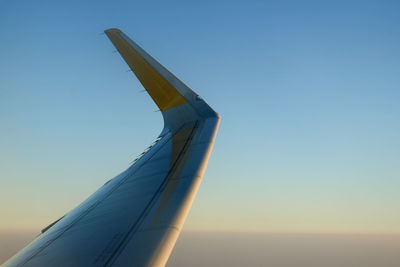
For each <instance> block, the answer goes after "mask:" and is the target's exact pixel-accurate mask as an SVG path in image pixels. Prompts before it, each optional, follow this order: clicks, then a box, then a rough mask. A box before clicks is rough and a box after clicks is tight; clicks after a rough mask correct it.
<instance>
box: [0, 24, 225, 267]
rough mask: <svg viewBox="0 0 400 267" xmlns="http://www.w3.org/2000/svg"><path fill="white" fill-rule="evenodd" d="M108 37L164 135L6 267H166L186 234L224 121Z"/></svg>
mask: <svg viewBox="0 0 400 267" xmlns="http://www.w3.org/2000/svg"><path fill="white" fill-rule="evenodd" d="M106 34H107V36H108V37H109V38H110V39H111V41H112V42H113V44H114V45H115V46H116V47H117V49H118V51H119V52H120V53H121V55H122V57H123V58H124V59H125V61H126V62H127V64H128V65H129V66H130V67H131V69H132V70H133V71H134V73H135V75H136V76H137V77H138V79H139V80H140V82H141V83H142V84H143V86H144V87H145V88H146V90H147V91H148V92H149V94H150V95H151V97H152V98H153V100H154V101H155V103H156V104H157V105H158V106H159V108H160V110H161V111H162V114H163V117H164V123H165V125H164V129H163V131H162V132H161V134H160V137H159V138H157V140H156V141H155V143H154V144H152V145H151V146H150V147H149V149H148V150H146V152H145V153H144V154H143V155H142V156H141V157H140V158H139V159H137V160H136V161H135V162H134V164H133V165H131V166H130V167H129V168H128V169H127V170H126V171H124V172H122V173H121V174H119V175H118V176H116V177H115V178H113V179H111V180H109V181H108V182H107V183H106V184H104V185H103V186H102V187H101V188H99V189H98V190H97V191H96V192H95V193H94V194H93V195H91V196H90V197H89V198H88V199H86V200H85V201H84V202H82V203H81V204H80V205H79V206H77V207H76V208H74V209H73V210H71V211H70V212H68V213H67V214H66V215H65V216H64V217H62V218H61V219H60V220H59V221H56V222H55V224H54V225H52V226H50V228H47V229H46V231H44V232H43V233H42V234H41V235H40V236H39V237H38V238H37V239H35V240H34V241H33V242H32V243H31V244H30V245H28V246H27V247H26V248H24V249H23V250H22V251H20V252H19V253H18V254H17V255H15V256H14V257H13V258H11V259H10V260H9V261H7V262H6V263H5V265H4V266H7V267H9V266H163V265H165V263H166V261H167V259H168V257H169V255H170V253H171V250H172V248H173V246H174V244H175V241H176V239H177V238H178V235H179V233H180V231H181V229H182V226H183V223H184V220H185V218H186V215H187V213H188V211H189V209H190V207H191V203H192V201H193V199H194V196H195V194H196V192H197V189H198V186H199V184H200V181H201V179H202V176H203V174H204V171H205V168H206V165H207V161H208V158H209V155H210V153H211V150H212V147H213V144H214V139H215V135H216V132H217V128H218V124H219V116H218V114H216V113H215V112H214V111H213V110H212V109H211V108H210V107H209V106H208V105H207V104H206V103H205V102H204V101H203V100H202V99H201V98H199V97H198V96H197V94H195V93H194V92H193V91H192V90H190V89H189V88H188V87H187V86H186V85H184V84H183V83H182V82H180V81H179V80H178V79H177V78H176V77H175V76H173V75H172V74H171V73H169V72H168V70H166V69H165V68H164V67H162V66H161V65H160V64H159V63H158V62H157V61H155V60H154V59H153V58H151V57H150V56H149V55H148V54H147V53H146V52H144V50H143V49H141V48H140V47H138V46H137V45H136V44H135V43H133V41H132V40H130V39H129V38H128V37H126V35H124V34H123V33H122V32H121V31H119V30H117V29H110V30H107V31H106Z"/></svg>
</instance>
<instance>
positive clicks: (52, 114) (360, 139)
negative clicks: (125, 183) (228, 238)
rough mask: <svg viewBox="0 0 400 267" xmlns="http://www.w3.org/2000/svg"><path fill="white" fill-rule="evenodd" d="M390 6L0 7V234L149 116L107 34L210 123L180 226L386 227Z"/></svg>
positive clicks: (95, 169) (70, 190)
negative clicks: (132, 49) (112, 31)
mask: <svg viewBox="0 0 400 267" xmlns="http://www.w3.org/2000/svg"><path fill="white" fill-rule="evenodd" d="M399 13H400V4H399V3H398V2H397V1H301V3H300V1H241V2H239V1H168V2H167V1H147V2H145V1H113V2H111V1H4V0H3V1H0V31H1V33H2V35H1V42H0V59H1V60H0V125H1V129H2V131H0V182H1V187H0V203H1V206H0V214H1V217H2V220H1V222H0V228H4V229H15V228H18V229H22V228H33V229H40V228H41V227H43V226H45V225H47V224H48V223H49V222H51V221H53V220H54V219H57V218H58V217H60V216H62V215H63V214H64V213H65V212H66V211H68V210H69V209H71V208H73V207H74V206H75V205H76V204H78V203H80V202H81V201H82V200H83V199H85V198H86V197H87V196H88V195H89V194H90V193H92V192H94V191H95V190H96V189H97V188H98V187H99V186H100V185H102V184H103V183H104V182H105V181H106V180H108V179H109V178H112V177H113V176H115V175H116V174H118V173H119V172H120V171H122V170H124V169H125V168H126V167H127V166H128V165H129V164H130V162H131V161H132V160H133V159H134V158H135V156H136V155H138V154H140V153H141V152H142V151H143V149H144V148H146V147H147V146H148V145H149V144H150V143H151V142H152V141H153V140H154V139H155V138H156V136H157V135H158V133H159V132H160V131H161V128H162V117H161V114H159V113H158V112H153V111H155V110H156V109H157V108H156V106H155V104H154V103H153V102H152V101H151V99H150V97H149V96H148V95H146V94H145V93H141V92H140V91H141V90H142V87H141V85H140V83H139V82H138V81H137V80H136V78H135V77H134V76H133V75H132V73H129V72H126V70H128V66H127V65H126V64H125V63H124V61H123V60H122V59H121V58H120V56H119V55H118V54H116V53H113V51H114V50H115V49H114V48H113V46H112V45H111V43H110V42H109V40H108V39H107V38H106V37H105V35H102V34H101V32H102V31H103V30H104V29H107V28H111V27H118V28H120V29H122V30H123V31H124V32H125V33H126V34H128V35H129V36H130V37H131V38H132V39H133V40H135V41H136V42H137V43H139V44H140V45H141V46H142V47H143V48H144V49H145V50H147V51H148V52H149V53H150V54H152V55H153V56H154V57H155V58H157V59H158V60H159V61H160V62H161V63H162V64H163V65H164V66H166V67H167V68H168V69H169V70H171V71H172V72H174V73H175V74H176V75H177V76H178V77H179V78H180V79H181V80H182V81H184V82H185V83H186V84H188V85H189V86H190V87H191V88H193V89H194V90H195V91H196V92H197V93H199V94H200V95H201V96H202V97H203V98H204V99H205V100H206V101H207V102H208V103H209V104H210V105H211V106H212V107H214V109H215V110H216V111H218V112H219V113H220V114H221V117H222V121H221V126H220V131H219V134H218V137H217V142H216V145H215V148H214V152H213V154H212V156H211V159H210V162H209V166H208V170H207V172H206V175H205V178H204V180H203V183H202V186H201V187H200V190H199V193H198V196H197V198H196V201H195V203H194V206H193V209H192V211H191V213H190V214H189V217H188V220H187V223H186V225H185V230H194V231H200V230H207V231H266V232H271V231H272V232H276V231H278V232H286V231H289V232H389V233H392V232H400V213H399V212H398V211H399V210H400V204H399V203H400V194H398V188H399V187H400V164H399V160H400V139H399V135H400V119H399V114H400V106H399V104H398V103H399V100H400V90H399V89H400V88H399V84H400V16H399Z"/></svg>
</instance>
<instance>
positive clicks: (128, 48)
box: [104, 28, 219, 129]
mask: <svg viewBox="0 0 400 267" xmlns="http://www.w3.org/2000/svg"><path fill="white" fill-rule="evenodd" d="M104 32H105V34H106V35H107V36H108V38H109V39H110V40H111V42H112V43H113V45H114V46H115V47H116V48H117V50H118V52H119V53H120V54H121V56H122V58H123V59H124V60H125V62H126V63H127V64H128V66H129V67H130V69H131V70H132V71H133V73H135V75H136V77H137V78H138V79H139V81H140V82H141V84H142V85H143V87H144V88H145V89H146V90H147V92H148V93H149V95H150V96H151V98H152V99H153V100H154V102H155V103H156V105H157V106H158V108H159V109H160V111H161V112H162V113H163V116H164V121H165V124H166V127H169V128H170V129H171V128H175V127H178V126H179V125H180V124H182V122H185V121H192V120H196V119H199V118H205V117H211V116H217V117H219V116H218V114H217V113H216V112H215V111H214V110H213V109H212V108H211V107H210V106H208V104H207V103H205V102H204V101H203V100H202V99H201V98H200V97H199V96H198V95H197V94H196V93H195V92H193V91H192V90H191V89H190V88H189V87H188V86H186V85H185V84H184V83H183V82H181V81H180V80H179V79H178V78H177V77H175V76H174V75H173V74H172V73H171V72H170V71H168V70H167V69H166V68H164V67H163V66H162V65H161V64H160V63H159V62H158V61H157V60H155V59H154V58H153V57H151V56H150V55H149V54H148V53H147V52H146V51H144V50H143V49H142V48H141V47H140V46H138V45H137V44H136V43H135V42H133V41H132V40H131V39H130V38H129V37H128V36H126V35H125V34H124V33H123V32H122V31H121V30H119V29H116V28H111V29H108V30H105V31H104ZM178 122H179V123H178ZM178 124H179V125H178Z"/></svg>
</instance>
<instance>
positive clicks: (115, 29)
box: [104, 28, 122, 33]
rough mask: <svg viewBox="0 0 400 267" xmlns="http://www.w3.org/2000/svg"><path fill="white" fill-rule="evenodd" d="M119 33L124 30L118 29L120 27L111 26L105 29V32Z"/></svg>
mask: <svg viewBox="0 0 400 267" xmlns="http://www.w3.org/2000/svg"><path fill="white" fill-rule="evenodd" d="M113 32H114V33H119V32H122V31H121V30H120V29H118V28H109V29H107V30H104V33H113Z"/></svg>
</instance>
